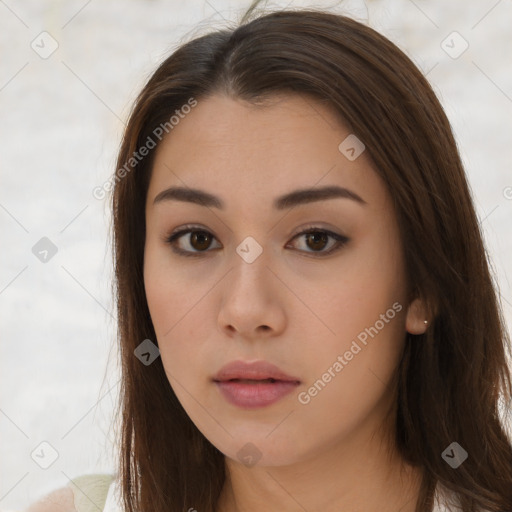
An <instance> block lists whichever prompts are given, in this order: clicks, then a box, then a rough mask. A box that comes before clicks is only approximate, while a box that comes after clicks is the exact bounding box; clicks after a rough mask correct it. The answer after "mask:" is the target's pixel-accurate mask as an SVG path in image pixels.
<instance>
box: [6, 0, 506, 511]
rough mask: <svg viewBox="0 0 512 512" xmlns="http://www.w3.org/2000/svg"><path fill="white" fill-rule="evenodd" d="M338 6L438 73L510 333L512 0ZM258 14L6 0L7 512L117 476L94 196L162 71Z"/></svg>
mask: <svg viewBox="0 0 512 512" xmlns="http://www.w3.org/2000/svg"><path fill="white" fill-rule="evenodd" d="M334 4H335V2H331V3H326V2H316V3H315V4H314V5H315V6H317V7H330V6H333V5H334ZM339 4H340V5H339V6H337V7H336V8H334V9H332V10H333V11H334V12H339V13H348V14H349V15H351V16H353V17H355V18H357V19H359V20H362V21H366V22H368V23H369V24H370V26H372V27H373V28H375V29H377V30H378V31H380V32H381V33H383V34H384V35H386V36H387V37H388V38H389V39H391V40H392V41H393V42H395V43H396V44H397V45H398V46H400V47H401V48H402V49H403V50H404V51H405V52H406V53H407V54H408V55H409V56H410V57H411V58H412V59H413V61H414V62H415V63H416V64H417V65H418V66H419V67H420V68H421V69H422V70H423V71H424V72H425V73H428V75H427V76H428V79H429V80H430V82H431V83H432V84H433V86H434V89H435V91H436V93H437V94H438V96H439V98H440V100H441V102H442V104H443V106H444V107H445V109H446V112H447V114H448V116H449V118H450V121H451V123H452V126H453V129H454V131H455V134H456V138H457V141H458V143H459V146H460V150H461V153H462V157H463V160H464V164H465V166H466V170H467V174H468V178H469V181H470V185H471V188H472V190H473V194H474V197H475V205H476V208H477V212H478V215H479V217H480V219H481V226H482V230H483V232H484V235H485V239H486V243H487V246H488V249H489V255H490V258H491V259H492V262H493V267H494V269H495V272H496V279H497V282H498V284H499V287H500V291H501V296H502V302H503V310H504V315H505V318H506V321H507V324H508V327H509V329H510V326H511V325H512V290H511V284H510V277H511V276H512V258H511V257H510V253H511V251H512V235H511V229H510V226H511V222H510V221H511V220H512V200H511V198H512V189H507V187H512V173H511V167H510V164H511V156H512V155H511V148H512V134H511V125H512V115H511V114H512V73H511V71H510V70H511V68H510V62H509V61H507V60H506V56H507V55H510V48H511V47H512V35H511V31H510V21H511V20H512V3H511V2H510V1H509V0H500V1H498V0H482V1H469V2H468V1H467V0H455V1H450V2H444V1H442V0H433V1H424V0H414V1H413V0H367V2H366V5H365V3H364V2H363V1H350V2H339ZM248 5H249V1H247V0H244V1H243V2H234V1H233V2H229V1H227V0H209V1H208V2H206V1H202V0H197V1H191V2H187V4H186V5H185V3H184V2H178V1H163V0H124V1H121V0H111V1H100V0H89V1H88V0H72V1H66V2H64V1H63V0H60V1H57V0H54V1H49V0H46V1H42V0H21V1H15V0H0V169H1V186H0V226H1V233H2V247H3V250H2V264H1V267H0V311H1V317H0V318H1V344H0V350H1V352H0V365H1V366H0V379H1V380H0V384H1V387H0V390H1V391H0V392H1V396H0V399H1V401H0V436H1V437H0V439H1V445H0V510H4V511H5V510H10V509H18V510H20V509H22V508H24V507H26V506H27V505H28V504H29V503H30V502H32V501H34V500H35V499H36V498H37V497H38V496H41V495H42V494H43V493H46V492H48V491H50V490H52V489H55V488H57V487H60V486H63V485H65V484H67V482H68V478H72V477H75V476H77V475H80V474H83V473H91V472H111V471H113V470H114V469H115V465H114V461H113V448H112V439H113V435H112V429H111V426H110V422H111V420H112V411H113V407H114V403H115V401H116V399H117V393H118V383H119V373H118V369H117V347H116V346H115V340H114V326H115V312H113V305H112V299H111V293H110V285H111V270H110V269H111V256H110V246H109V242H108V226H109V222H110V217H109V212H108V203H107V202H106V201H105V200H104V201H100V200H97V199H95V198H94V197H93V195H92V190H93V188H94V187H95V186H98V185H101V184H102V183H104V182H105V181H106V180H107V179H108V178H109V177H110V175H111V174H112V173H113V172H114V164H115V158H116V151H117V149H118V145H119V142H120V136H121V133H122V129H123V122H124V121H126V118H127V113H128V109H129V107H130V106H131V102H132V101H133V99H134V98H135V95H136V93H137V92H138V90H139V88H140V87H141V86H142V85H143V83H144V82H145V80H146V79H147V77H148V76H149V74H150V73H151V72H152V71H153V70H154V69H155V67H156V65H157V63H159V62H160V61H161V60H163V58H164V57H165V56H167V55H168V54H169V53H170V52H171V51H172V50H174V49H175V48H176V47H177V46H178V45H179V44H180V43H182V42H184V41H187V40H189V39H191V38H193V37H195V36H196V35H199V34H202V33H205V32H207V31H209V30H210V29H214V28H220V27H226V26H229V25H230V23H232V22H236V21H237V20H238V19H239V17H240V15H241V13H243V11H244V10H245V8H246V7H247V6H248ZM285 5H286V2H285V3H280V4H270V6H271V7H275V6H280V7H284V6H285ZM308 5H312V4H308V3H307V2H298V1H296V2H292V3H291V5H290V6H291V7H295V6H297V7H299V6H308ZM42 31H47V32H48V33H49V34H51V36H52V37H53V38H54V39H55V40H56V41H57V43H58V45H59V46H58V48H57V50H56V51H55V52H54V53H53V54H52V55H51V56H50V57H48V58H47V59H43V58H41V57H40V56H39V55H38V54H37V53H36V52H35V51H34V50H33V49H32V48H31V43H32V41H34V40H35V44H39V46H42V44H43V43H41V37H42V36H39V34H40V33H41V32H42ZM453 31H457V32H459V33H460V35H461V36H462V37H463V38H464V39H465V40H466V41H467V42H468V44H469V48H468V49H467V50H466V51H465V52H464V53H463V54H462V55H461V56H460V57H459V58H457V59H453V58H451V57H450V56H449V55H447V53H446V52H445V51H444V50H443V49H442V47H441V43H442V41H443V40H445V38H446V37H447V36H448V35H449V34H451V33H452V32H453ZM44 44H45V48H49V44H50V40H46V42H45V43H44ZM454 44H455V45H458V44H460V43H459V42H457V40H456V39H454ZM457 48H460V46H459V47H457V46H456V48H455V49H457ZM507 190H508V191H509V195H508V199H507V197H506V191H507ZM42 237H48V238H49V239H50V240H51V241H52V242H53V243H54V244H55V245H56V247H57V249H58V252H57V253H56V255H55V256H54V257H53V258H51V259H50V260H49V261H48V262H47V263H42V262H41V261H39V260H38V259H37V258H36V257H35V255H34V254H33V253H32V247H33V246H34V245H35V244H36V242H38V240H40V239H41V238H42ZM43 441H46V442H48V443H50V444H51V445H52V446H53V447H55V449H56V450H57V452H58V454H59V457H58V459H57V460H56V461H55V463H54V464H52V465H51V466H50V467H49V468H48V469H42V468H40V467H39V466H38V465H37V464H36V463H35V462H34V460H33V459H32V458H31V452H32V451H33V450H34V449H35V448H36V447H38V445H39V444H40V443H41V442H43ZM45 453H46V454H48V453H49V452H48V451H47V450H46V451H45Z"/></svg>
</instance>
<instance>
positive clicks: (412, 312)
mask: <svg viewBox="0 0 512 512" xmlns="http://www.w3.org/2000/svg"><path fill="white" fill-rule="evenodd" d="M428 315H429V313H428V309H427V307H426V304H425V302H424V301H423V300H422V299H419V298H417V299H414V300H413V301H412V302H411V303H410V304H409V307H408V308H407V317H406V319H405V330H406V331H407V332H408V333H410V334H423V333H424V332H425V331H426V330H427V328H428V326H429V324H430V318H429V316H428ZM425 320H427V323H425Z"/></svg>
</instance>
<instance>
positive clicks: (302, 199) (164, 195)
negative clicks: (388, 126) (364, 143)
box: [153, 185, 367, 210]
mask: <svg viewBox="0 0 512 512" xmlns="http://www.w3.org/2000/svg"><path fill="white" fill-rule="evenodd" d="M335 198H341V199H351V200H353V201H355V202H357V203H359V204H361V205H366V204H367V202H366V201H365V200H364V199H363V198H361V197H360V196H358V195H357V194H356V193H355V192H353V191H352V190H349V189H348V188H344V187H339V186H337V185H331V186H327V187H323V188H306V189H299V190H294V191H293V192H289V193H288V194H284V195H282V196H279V197H277V198H276V199H275V200H274V204H273V206H274V208H275V209H276V210H284V209H287V208H292V207H294V206H298V205H301V204H307V203H313V202H315V201H324V200H327V199H335ZM172 200H174V201H184V202H188V203H194V204H198V205H201V206H206V207H209V208H218V209H220V210H223V209H224V202H223V201H222V199H220V198H219V197H217V196H214V195H213V194H210V193H208V192H204V191H203V190H199V189H194V188H186V187H170V188H168V189H165V190H162V192H160V193H159V194H158V195H157V196H156V197H155V199H154V201H153V204H157V203H160V202H163V201H172Z"/></svg>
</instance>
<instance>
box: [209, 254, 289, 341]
mask: <svg viewBox="0 0 512 512" xmlns="http://www.w3.org/2000/svg"><path fill="white" fill-rule="evenodd" d="M264 254H265V253H263V254H261V255H260V256H259V257H258V258H257V259H256V260H255V261H253V262H252V263H248V262H247V261H244V260H243V259H242V258H241V257H239V256H238V254H235V255H234V257H233V269H232V270H231V272H229V275H228V276H226V280H225V284H224V287H223V289H222V290H221V293H222V300H221V303H220V309H219V313H218V326H219V328H220V329H221V331H222V333H223V334H224V335H227V336H230V337H235V338H236V337H241V338H245V339H257V338H261V337H266V338H270V337H275V336H278V335H279V334H281V333H282V332H283V331H284V329H285V327H286V310H285V301H286V300H287V296H286V287H285V286H284V285H283V283H282V281H281V280H280V279H278V278H277V277H276V273H275V271H274V270H272V269H271V268H270V267H269V265H268V263H269V262H268V261H267V258H266V257H265V256H264Z"/></svg>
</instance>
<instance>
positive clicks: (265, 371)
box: [213, 361, 300, 383]
mask: <svg viewBox="0 0 512 512" xmlns="http://www.w3.org/2000/svg"><path fill="white" fill-rule="evenodd" d="M213 380H214V381H218V382H224V381H229V380H238V381H264V380H272V381H282V382H296V383H300V379H299V378H298V377H293V376H291V375H287V374H286V373H284V372H283V371H281V370H280V369H279V368H278V367H277V366H275V365H273V364H272V363H269V362H267V361H255V362H252V363H246V362H244V361H233V362H231V363H228V364H227V365H226V366H223V367H222V368H221V370H220V371H219V372H218V373H217V374H216V375H215V376H214V377H213Z"/></svg>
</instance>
